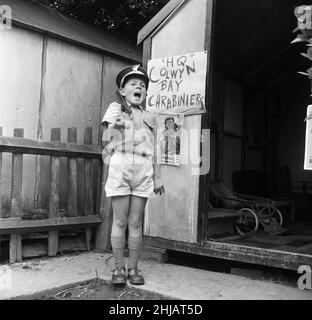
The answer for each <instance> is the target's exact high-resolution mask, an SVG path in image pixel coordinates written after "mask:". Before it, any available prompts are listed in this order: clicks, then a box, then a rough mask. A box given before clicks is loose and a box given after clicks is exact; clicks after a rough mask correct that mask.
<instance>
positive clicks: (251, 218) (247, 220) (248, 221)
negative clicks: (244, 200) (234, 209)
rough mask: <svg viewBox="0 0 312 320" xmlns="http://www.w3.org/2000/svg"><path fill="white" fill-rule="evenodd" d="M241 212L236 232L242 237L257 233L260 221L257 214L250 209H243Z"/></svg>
mask: <svg viewBox="0 0 312 320" xmlns="http://www.w3.org/2000/svg"><path fill="white" fill-rule="evenodd" d="M240 212H241V215H240V217H239V219H238V220H237V221H236V224H235V229H236V231H237V232H238V233H239V234H240V235H241V236H243V235H245V234H246V233H249V232H254V231H256V230H257V229H258V225H259V221H258V217H257V215H256V214H255V212H254V211H253V210H251V209H249V208H243V209H241V210H240Z"/></svg>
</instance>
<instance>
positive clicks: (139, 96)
mask: <svg viewBox="0 0 312 320" xmlns="http://www.w3.org/2000/svg"><path fill="white" fill-rule="evenodd" d="M141 95H142V94H141V92H135V93H134V96H135V97H136V98H141Z"/></svg>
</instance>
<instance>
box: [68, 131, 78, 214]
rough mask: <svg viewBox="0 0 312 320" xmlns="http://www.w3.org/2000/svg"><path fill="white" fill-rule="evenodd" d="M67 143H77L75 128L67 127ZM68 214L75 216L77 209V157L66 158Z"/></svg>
mask: <svg viewBox="0 0 312 320" xmlns="http://www.w3.org/2000/svg"><path fill="white" fill-rule="evenodd" d="M68 143H74V144H77V128H69V129H68ZM67 210H68V216H70V217H75V216H77V214H78V211H77V159H75V158H69V159H68V206H67Z"/></svg>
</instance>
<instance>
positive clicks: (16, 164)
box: [10, 129, 24, 263]
mask: <svg viewBox="0 0 312 320" xmlns="http://www.w3.org/2000/svg"><path fill="white" fill-rule="evenodd" d="M14 137H18V138H23V137H24V129H14ZM22 177H23V154H16V153H13V154H12V187H11V217H20V215H21V212H22ZM20 261H22V236H21V235H20V234H11V237H10V263H14V262H20Z"/></svg>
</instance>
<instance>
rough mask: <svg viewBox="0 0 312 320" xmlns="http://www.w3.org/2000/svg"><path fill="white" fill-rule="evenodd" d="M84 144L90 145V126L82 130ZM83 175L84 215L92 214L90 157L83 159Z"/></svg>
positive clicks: (87, 238)
mask: <svg viewBox="0 0 312 320" xmlns="http://www.w3.org/2000/svg"><path fill="white" fill-rule="evenodd" d="M84 144H90V145H92V127H87V128H85V130H84ZM84 175H85V207H84V215H86V216H88V215H91V214H93V163H92V159H85V160H84ZM91 235H92V232H91V228H87V229H86V248H87V250H90V241H91Z"/></svg>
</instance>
